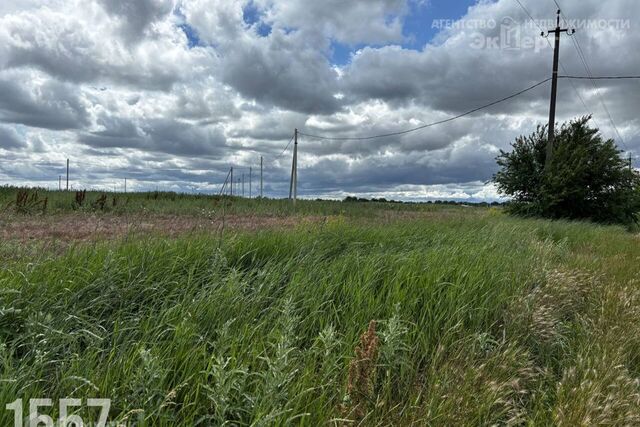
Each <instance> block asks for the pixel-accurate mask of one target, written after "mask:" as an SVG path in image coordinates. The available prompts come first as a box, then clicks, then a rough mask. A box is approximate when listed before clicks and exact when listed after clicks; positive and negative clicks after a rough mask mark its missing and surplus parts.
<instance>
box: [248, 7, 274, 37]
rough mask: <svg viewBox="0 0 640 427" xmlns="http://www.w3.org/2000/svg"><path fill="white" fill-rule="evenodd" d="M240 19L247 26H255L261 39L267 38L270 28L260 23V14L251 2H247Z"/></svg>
mask: <svg viewBox="0 0 640 427" xmlns="http://www.w3.org/2000/svg"><path fill="white" fill-rule="evenodd" d="M242 19H243V20H244V22H245V23H246V24H247V25H255V28H256V30H257V32H258V34H259V35H260V36H261V37H267V36H268V35H269V34H271V26H270V25H268V24H265V23H264V22H263V21H262V14H261V12H260V10H259V9H258V7H257V6H256V5H255V4H254V3H253V2H249V4H247V5H246V6H245V7H244V9H242Z"/></svg>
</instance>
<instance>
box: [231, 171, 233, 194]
mask: <svg viewBox="0 0 640 427" xmlns="http://www.w3.org/2000/svg"><path fill="white" fill-rule="evenodd" d="M231 197H233V167H231Z"/></svg>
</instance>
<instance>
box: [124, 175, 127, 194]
mask: <svg viewBox="0 0 640 427" xmlns="http://www.w3.org/2000/svg"><path fill="white" fill-rule="evenodd" d="M124 194H127V178H125V179H124Z"/></svg>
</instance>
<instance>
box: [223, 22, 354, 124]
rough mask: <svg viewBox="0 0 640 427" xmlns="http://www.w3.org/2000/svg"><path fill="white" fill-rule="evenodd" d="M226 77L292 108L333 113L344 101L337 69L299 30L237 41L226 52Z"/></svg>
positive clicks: (252, 94) (244, 90) (251, 93)
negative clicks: (339, 90) (306, 40)
mask: <svg viewBox="0 0 640 427" xmlns="http://www.w3.org/2000/svg"><path fill="white" fill-rule="evenodd" d="M222 78H223V80H224V82H225V83H227V84H229V85H231V86H232V87H233V88H234V89H236V90H237V91H238V92H239V93H240V94H242V95H243V96H245V97H247V98H250V99H255V100H257V101H258V102H261V103H265V104H267V105H269V104H271V105H274V106H277V107H280V108H284V109H287V110H291V111H298V112H303V113H312V114H313V113H317V114H331V113H333V112H335V111H337V110H338V109H339V108H340V107H341V105H342V102H341V101H340V100H338V99H337V98H336V97H335V96H334V95H335V94H336V93H337V90H338V87H337V75H336V73H335V72H334V71H333V70H332V69H331V66H330V64H329V62H328V61H327V59H326V57H325V56H324V55H322V53H320V52H318V51H317V50H315V49H313V48H311V47H310V46H306V45H305V43H304V40H301V38H300V35H299V34H294V33H289V34H286V33H285V32H284V31H276V32H273V33H272V34H271V35H270V36H269V37H266V38H262V39H256V40H252V41H249V42H245V43H237V44H234V46H233V48H232V49H231V50H230V51H228V52H226V54H225V56H224V69H223V70H222Z"/></svg>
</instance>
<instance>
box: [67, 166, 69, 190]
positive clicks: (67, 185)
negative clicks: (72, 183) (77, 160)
mask: <svg viewBox="0 0 640 427" xmlns="http://www.w3.org/2000/svg"><path fill="white" fill-rule="evenodd" d="M67 191H69V159H67Z"/></svg>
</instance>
